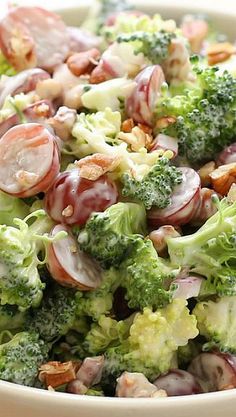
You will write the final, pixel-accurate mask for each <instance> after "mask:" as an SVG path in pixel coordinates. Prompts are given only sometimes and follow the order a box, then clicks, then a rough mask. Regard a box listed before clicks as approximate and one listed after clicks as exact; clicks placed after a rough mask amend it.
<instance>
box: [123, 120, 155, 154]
mask: <svg viewBox="0 0 236 417" xmlns="http://www.w3.org/2000/svg"><path fill="white" fill-rule="evenodd" d="M118 138H119V139H121V140H123V141H124V142H125V143H127V144H128V145H130V147H131V149H132V151H135V152H136V151H139V150H140V149H141V148H147V149H149V148H150V147H151V143H152V140H153V138H152V137H151V136H150V135H148V134H147V133H145V132H144V131H143V130H142V129H140V128H139V127H138V126H135V127H133V129H132V131H131V132H130V133H125V132H120V133H119V135H118Z"/></svg>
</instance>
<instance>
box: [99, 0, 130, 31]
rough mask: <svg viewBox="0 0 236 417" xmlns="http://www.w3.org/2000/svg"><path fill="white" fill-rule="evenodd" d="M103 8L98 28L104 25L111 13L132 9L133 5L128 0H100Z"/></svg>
mask: <svg viewBox="0 0 236 417" xmlns="http://www.w3.org/2000/svg"><path fill="white" fill-rule="evenodd" d="M100 3H101V9H100V12H99V26H98V29H99V28H100V27H101V28H102V27H103V25H104V23H105V22H106V20H107V18H108V17H109V16H110V15H114V14H116V13H120V12H123V11H125V10H130V8H131V6H130V5H129V4H128V3H127V1H126V0H100Z"/></svg>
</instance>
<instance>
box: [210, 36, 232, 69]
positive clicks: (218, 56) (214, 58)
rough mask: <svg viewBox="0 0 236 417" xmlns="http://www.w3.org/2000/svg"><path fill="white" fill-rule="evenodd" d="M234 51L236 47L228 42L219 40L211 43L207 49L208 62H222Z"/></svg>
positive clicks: (211, 63)
mask: <svg viewBox="0 0 236 417" xmlns="http://www.w3.org/2000/svg"><path fill="white" fill-rule="evenodd" d="M235 53H236V48H235V46H234V45H233V44H231V43H229V42H221V43H216V44H214V45H211V46H210V47H209V48H208V49H207V55H208V64H209V65H215V64H217V63H219V62H224V61H226V60H227V59H229V58H230V57H231V56H232V55H233V54H235Z"/></svg>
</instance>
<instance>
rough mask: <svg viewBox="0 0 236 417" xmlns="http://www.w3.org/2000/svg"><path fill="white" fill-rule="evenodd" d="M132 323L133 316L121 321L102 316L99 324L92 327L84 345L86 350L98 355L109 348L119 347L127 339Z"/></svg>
mask: <svg viewBox="0 0 236 417" xmlns="http://www.w3.org/2000/svg"><path fill="white" fill-rule="evenodd" d="M132 321H133V316H131V318H128V319H126V320H121V321H116V320H114V319H112V318H111V317H106V316H101V317H100V318H99V320H98V323H93V324H92V325H91V329H90V330H89V332H88V333H87V335H86V337H85V340H84V343H83V346H84V349H85V350H86V351H87V352H88V353H90V354H92V355H97V354H100V353H103V352H105V350H106V349H107V347H108V346H109V347H110V346H116V345H119V344H120V343H121V342H123V341H124V340H125V339H127V337H128V335H129V329H130V326H131V324H132Z"/></svg>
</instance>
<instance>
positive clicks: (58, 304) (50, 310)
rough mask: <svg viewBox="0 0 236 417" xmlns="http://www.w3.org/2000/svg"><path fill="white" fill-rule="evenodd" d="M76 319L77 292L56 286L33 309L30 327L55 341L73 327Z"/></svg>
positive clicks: (47, 338) (43, 336) (49, 339)
mask: <svg viewBox="0 0 236 417" xmlns="http://www.w3.org/2000/svg"><path fill="white" fill-rule="evenodd" d="M75 320H76V301H75V292H74V291H73V290H71V289H67V288H64V287H60V286H55V287H54V288H53V290H52V292H51V293H50V292H49V294H46V295H45V297H44V299H43V302H42V305H41V306H40V307H39V308H38V309H34V310H33V312H32V318H31V320H30V323H29V329H30V330H31V331H35V332H37V333H38V334H39V335H40V337H41V338H42V339H43V340H46V341H54V340H56V339H57V338H58V337H60V336H63V335H65V334H66V333H67V332H68V331H69V330H70V329H71V328H73V324H74V323H75Z"/></svg>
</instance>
